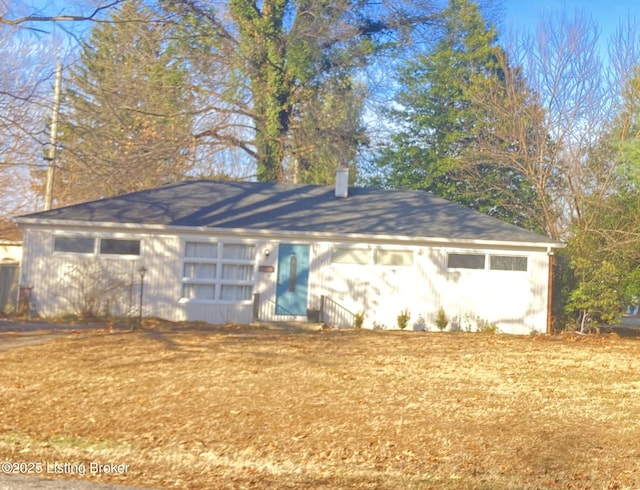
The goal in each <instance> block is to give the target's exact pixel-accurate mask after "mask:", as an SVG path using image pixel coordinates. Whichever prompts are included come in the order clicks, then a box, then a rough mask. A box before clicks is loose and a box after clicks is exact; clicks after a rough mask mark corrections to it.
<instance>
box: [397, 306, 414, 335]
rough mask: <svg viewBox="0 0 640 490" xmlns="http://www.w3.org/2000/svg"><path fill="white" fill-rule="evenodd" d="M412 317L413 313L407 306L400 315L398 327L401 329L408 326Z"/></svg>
mask: <svg viewBox="0 0 640 490" xmlns="http://www.w3.org/2000/svg"><path fill="white" fill-rule="evenodd" d="M410 319H411V314H410V313H409V310H407V309H406V308H405V309H404V310H402V311H401V312H400V314H399V315H398V328H399V329H400V330H404V329H405V328H407V325H409V320H410Z"/></svg>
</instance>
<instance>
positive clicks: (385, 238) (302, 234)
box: [13, 218, 565, 250]
mask: <svg viewBox="0 0 640 490" xmlns="http://www.w3.org/2000/svg"><path fill="white" fill-rule="evenodd" d="M13 221H14V222H15V223H17V224H18V225H19V226H21V227H23V228H24V227H27V226H33V227H40V228H58V229H60V228H62V229H66V228H75V229H78V228H81V229H87V230H88V229H96V228H99V229H106V230H109V231H125V232H138V233H144V232H150V233H165V234H166V233H171V234H177V233H179V234H182V235H236V236H244V237H260V238H271V239H273V238H286V239H299V240H314V241H320V240H334V241H335V240H336V239H338V240H343V241H344V240H348V241H354V242H360V243H378V242H379V243H389V242H393V243H407V244H412V245H422V244H424V245H443V246H451V245H464V246H477V247H513V248H536V249H544V250H551V249H558V248H564V247H565V244H564V243H562V242H552V241H548V242H546V241H545V242H529V241H511V240H477V239H471V238H442V237H420V236H415V237H412V236H402V235H387V234H371V233H331V232H316V231H291V230H255V229H249V228H214V227H206V226H200V227H193V226H175V225H152V224H140V223H115V222H103V221H100V222H92V221H80V220H56V219H36V218H14V220H13Z"/></svg>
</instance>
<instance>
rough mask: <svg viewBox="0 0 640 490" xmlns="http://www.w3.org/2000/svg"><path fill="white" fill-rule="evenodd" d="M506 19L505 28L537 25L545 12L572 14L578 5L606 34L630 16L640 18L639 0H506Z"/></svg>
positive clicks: (531, 27) (529, 27) (637, 19)
mask: <svg viewBox="0 0 640 490" xmlns="http://www.w3.org/2000/svg"><path fill="white" fill-rule="evenodd" d="M504 6H505V10H506V19H505V23H504V26H503V28H505V29H507V30H509V29H534V28H535V25H536V22H537V19H538V17H539V16H540V14H541V13H543V12H545V13H548V14H554V13H558V12H560V11H562V10H564V12H565V13H567V14H568V16H569V17H570V18H571V17H573V14H574V12H575V11H576V9H577V10H578V11H580V12H581V13H583V14H586V15H587V16H589V17H592V18H593V20H594V21H595V22H596V23H597V24H598V26H599V27H600V29H602V34H603V36H605V37H606V36H608V35H609V34H610V33H611V32H613V31H614V30H615V29H616V28H617V27H618V25H619V24H620V21H621V20H622V21H625V22H626V19H628V18H629V17H631V18H634V17H635V19H636V21H640V2H638V0H504Z"/></svg>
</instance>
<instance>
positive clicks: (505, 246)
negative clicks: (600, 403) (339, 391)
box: [16, 181, 562, 334]
mask: <svg viewBox="0 0 640 490" xmlns="http://www.w3.org/2000/svg"><path fill="white" fill-rule="evenodd" d="M345 195H346V197H341V196H345ZM16 221H17V223H18V224H19V225H20V226H21V227H22V228H23V230H24V256H23V261H22V272H21V280H22V281H25V282H26V283H27V284H28V285H29V286H31V287H32V288H33V289H32V291H33V296H32V301H33V303H34V305H35V308H36V311H38V313H40V314H41V315H43V316H53V315H61V314H63V313H74V312H75V313H80V312H81V311H83V308H84V309H85V312H86V311H91V312H93V313H109V314H115V315H137V314H138V310H137V308H138V305H139V304H140V302H141V303H142V305H143V314H144V315H145V316H157V317H162V318H166V319H168V320H173V321H183V320H191V321H194V320H201V321H205V322H209V323H218V324H220V323H250V322H252V321H255V320H261V321H277V320H306V319H308V318H310V319H316V318H317V319H319V320H321V321H324V322H326V323H329V324H334V325H339V326H351V325H353V321H354V318H353V314H354V313H357V312H364V315H365V320H364V325H363V326H364V327H368V328H375V327H384V328H397V317H398V315H399V314H400V312H402V311H404V310H408V311H409V313H410V315H411V319H410V322H409V325H410V328H416V329H418V328H427V329H430V330H433V329H435V318H436V315H437V312H438V310H439V309H440V308H443V309H444V311H445V313H446V315H447V316H448V317H449V318H450V319H452V320H455V322H454V323H455V324H456V325H457V326H458V327H459V328H463V329H464V328H468V327H471V328H474V326H475V324H476V321H477V320H478V319H480V320H482V321H486V322H490V323H492V324H496V325H497V326H498V328H499V329H500V331H502V332H505V333H520V334H528V333H531V332H532V331H537V332H544V331H546V329H547V324H548V305H549V295H550V274H549V271H550V259H551V255H552V253H553V250H554V249H555V248H558V247H561V246H562V244H560V243H557V242H553V241H550V240H549V239H547V238H546V237H544V236H541V235H538V234H535V233H531V232H529V231H526V230H523V229H520V228H518V227H515V226H512V225H509V224H506V223H503V222H501V221H499V220H496V219H494V218H491V217H489V216H486V215H483V214H480V213H477V212H475V211H472V210H470V209H467V208H465V207H463V206H459V205H457V204H454V203H451V202H449V201H446V200H444V199H440V198H437V197H434V196H433V195H431V194H429V193H426V192H422V191H382V190H370V189H359V188H348V190H347V191H346V192H345V191H344V188H342V187H340V186H339V188H338V192H334V189H333V188H330V187H324V186H292V185H285V184H264V183H246V182H221V181H188V182H183V183H180V184H175V185H168V186H163V187H159V188H156V189H151V190H148V191H142V192H137V193H133V194H128V195H124V196H119V197H114V198H109V199H103V200H100V201H94V202H89V203H84V204H79V205H76V206H69V207H66V208H60V209H54V210H51V211H46V212H42V213H37V214H32V215H27V216H23V217H20V218H18V219H17V220H16ZM141 268H144V271H145V274H144V277H143V278H142V280H143V283H144V288H143V297H142V301H140V299H141V298H140V289H141V288H140V286H141V284H140V282H141V276H140V272H139V271H140V269H141Z"/></svg>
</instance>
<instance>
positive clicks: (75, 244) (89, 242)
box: [53, 236, 96, 254]
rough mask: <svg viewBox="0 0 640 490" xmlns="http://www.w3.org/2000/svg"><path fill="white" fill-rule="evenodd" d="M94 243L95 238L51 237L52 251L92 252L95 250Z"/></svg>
mask: <svg viewBox="0 0 640 490" xmlns="http://www.w3.org/2000/svg"><path fill="white" fill-rule="evenodd" d="M95 244H96V240H95V238H89V237H77V236H76V237H68V236H57V237H54V238H53V251H54V252H67V253H75V254H92V253H94V252H95Z"/></svg>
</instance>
